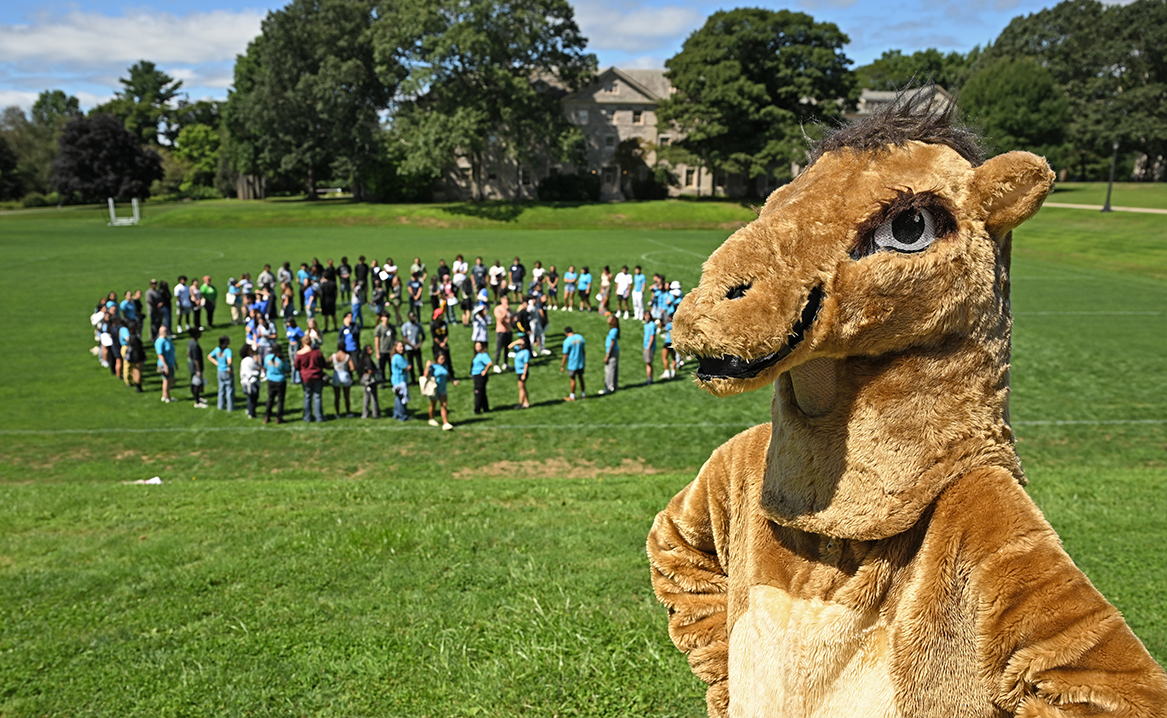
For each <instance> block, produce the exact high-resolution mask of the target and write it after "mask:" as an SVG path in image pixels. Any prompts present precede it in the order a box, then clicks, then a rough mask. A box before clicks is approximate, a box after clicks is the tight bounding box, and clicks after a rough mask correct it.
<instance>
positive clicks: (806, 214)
mask: <svg viewBox="0 0 1167 718" xmlns="http://www.w3.org/2000/svg"><path fill="white" fill-rule="evenodd" d="M1053 181H1054V175H1053V173H1052V172H1051V171H1050V168H1049V166H1048V165H1047V164H1046V162H1045V160H1044V159H1041V158H1039V157H1037V156H1035V155H1032V154H1029V153H1025V152H1010V153H1008V154H1004V155H1000V156H998V157H994V158H993V159H991V160H988V161H987V162H986V161H984V159H983V157H982V156H981V153H980V150H979V145H978V140H977V138H976V136H975V135H973V134H972V133H971V132H970V131H969V130H967V129H964V128H961V127H959V126H956V125H955V124H954V122H953V121H952V119H951V115H950V112H949V111H933V110H928V109H923V108H921V107H920V106H918V105H917V104H916V103H913V102H912V101H910V100H906V99H901V100H898V101H897V102H895V103H892V104H891V105H890V106H889V107H887V108H886V109H884V110H882V111H879V112H877V113H876V114H875V115H874V116H872V117H870V118H869V119H867V120H865V121H863V122H860V123H858V124H855V125H852V126H849V127H846V128H843V129H840V130H838V131H836V132H835V133H834V134H832V135H830V136H828V137H827V138H826V139H825V140H823V141H822V142H821V143H820V144H819V145H818V146H817V148H816V149H815V151H814V152H813V153H812V156H811V161H810V164H809V166H808V167H807V169H806V170H805V171H804V172H803V173H802V174H801V175H799V177H798V178H797V179H796V180H794V181H793V182H791V183H790V184H788V185H786V186H784V187H782V188H781V189H779V190H777V191H776V192H774V193H773V194H772V195H770V197H769V199H768V200H767V201H766V203H765V206H764V207H763V208H762V209H761V211H760V212H759V214H758V218H757V219H756V220H755V221H753V222H752V223H750V224H749V225H748V226H746V227H744V228H742V229H741V230H739V231H738V232H736V233H735V234H734V235H733V236H732V237H730V238H729V239H728V240H726V241H725V243H724V244H723V245H722V246H721V247H720V248H718V249H717V250H716V251H715V252H714V253H713V254H712V255H711V256H710V257H709V259H708V260H707V261H706V262H705V265H704V268H703V271H702V276H701V282H700V285H699V286H698V287H697V288H696V289H695V290H694V291H693V292H692V293H691V294H690V295H689V296H688V297H686V299H685V300H684V302H682V304H681V306H680V308H679V310H678V311H677V314H676V316H675V318H674V330H673V341H674V343H675V345H676V346H677V348H678V349H679V351H680V352H681V353H682V354H692V355H696V356H697V357H698V358H699V369H698V371H697V380H698V382H699V383H700V385H701V386H702V387H704V388H705V389H706V390H708V391H710V392H711V393H713V394H716V395H719V396H724V395H728V394H735V393H738V392H745V391H750V390H752V389H758V388H761V387H764V386H769V385H771V384H773V385H774V386H775V392H774V400H773V405H772V410H771V414H772V422H771V423H770V424H764V425H761V426H756V427H754V428H752V429H749V430H747V431H745V432H743V433H741V434H739V435H737V436H735V437H734V438H732V439H730V440H729V441H728V442H726V443H725V444H724V445H722V446H721V447H719V448H718V449H717V450H716V451H714V453H713V455H712V456H711V457H710V458H709V460H708V461H707V462H706V463H705V465H704V467H702V469H701V471H700V473H699V474H698V476H697V478H696V479H695V480H694V481H693V482H692V483H691V484H689V485H688V486H687V487H686V488H685V489H684V490H683V491H681V492H680V493H679V494H677V496H676V497H674V498H673V499H672V501H671V502H669V504H668V507H667V508H666V509H665V510H664V511H662V512H661V513H660V514H659V515H658V516H657V518H656V521H655V523H654V524H653V527H652V532H651V534H650V535H649V539H648V553H649V559H650V563H651V568H652V581H653V586H654V588H655V590H656V595H657V597H658V598H659V599H660V601H661V602H663V603H664V604H665V605H666V606H667V607H668V610H669V632H670V635H671V637H672V639H673V642H674V643H675V644H676V645H677V647H678V648H680V649H681V650H682V651H684V652H685V653H686V654H688V658H689V663H690V665H691V667H692V670H693V672H694V673H695V674H696V675H697V676H698V677H699V678H701V679H702V680H704V681H705V682H707V683H708V684H709V687H708V691H707V694H706V702H707V706H708V710H709V714H710V715H711V716H725V715H729V716H748V717H751V718H753V717H755V716H791V717H794V716H797V717H799V718H803V717H810V716H822V717H824V718H827V717H830V718H845V717H853V716H854V717H858V716H863V717H865V718H867V717H870V718H885V717H886V718H891V717H893V716H896V717H899V716H903V717H908V716H913V717H917V716H918V717H934V718H952V717H957V716H959V717H961V718H973V717H977V718H980V717H982V716H983V717H986V718H987V717H989V716H1012V715H1016V716H1086V715H1091V716H1094V715H1108V716H1140V717H1142V716H1167V675H1165V674H1164V672H1163V669H1162V668H1160V667H1159V666H1158V665H1157V664H1156V663H1155V661H1154V660H1153V659H1152V658H1151V656H1150V655H1149V654H1148V653H1147V651H1146V649H1145V648H1144V647H1143V645H1142V643H1141V642H1140V641H1139V639H1138V638H1136V637H1135V635H1134V634H1133V633H1132V632H1131V630H1130V628H1129V627H1128V626H1127V625H1126V622H1125V621H1124V620H1123V618H1122V616H1121V615H1120V614H1119V612H1118V610H1116V609H1115V608H1114V607H1113V606H1111V605H1110V604H1109V603H1107V601H1106V600H1105V599H1104V598H1103V597H1102V595H1101V594H1099V592H1098V591H1097V590H1096V589H1095V588H1094V587H1093V586H1092V585H1091V584H1090V582H1089V580H1087V578H1086V577H1085V575H1083V574H1082V572H1081V571H1080V570H1079V569H1078V568H1077V567H1076V566H1075V565H1074V563H1073V561H1071V560H1070V557H1069V556H1068V555H1067V554H1066V553H1065V551H1064V550H1063V549H1062V546H1061V542H1060V541H1059V540H1058V537H1057V534H1055V533H1054V531H1053V529H1052V528H1051V527H1050V525H1049V524H1048V523H1047V522H1046V521H1045V519H1044V517H1043V516H1042V514H1041V512H1040V511H1039V510H1038V509H1037V507H1036V506H1035V505H1034V503H1033V501H1031V500H1030V498H1029V496H1028V495H1027V494H1026V493H1025V491H1024V490H1023V489H1022V486H1023V485H1024V483H1025V477H1024V475H1023V474H1022V471H1021V466H1020V462H1019V460H1018V458H1017V455H1016V453H1015V452H1014V448H1013V434H1012V431H1011V430H1010V426H1009V414H1008V395H1009V355H1010V329H1011V325H1012V320H1011V317H1010V310H1009V255H1010V244H1011V241H1012V234H1011V230H1013V229H1014V228H1015V227H1017V226H1018V225H1019V224H1021V223H1022V222H1024V221H1025V220H1026V219H1028V218H1030V217H1032V216H1033V215H1034V213H1036V212H1037V211H1038V209H1039V208H1040V206H1041V203H1042V202H1043V201H1044V199H1045V197H1046V195H1048V194H1049V192H1050V190H1051V188H1052V186H1053Z"/></svg>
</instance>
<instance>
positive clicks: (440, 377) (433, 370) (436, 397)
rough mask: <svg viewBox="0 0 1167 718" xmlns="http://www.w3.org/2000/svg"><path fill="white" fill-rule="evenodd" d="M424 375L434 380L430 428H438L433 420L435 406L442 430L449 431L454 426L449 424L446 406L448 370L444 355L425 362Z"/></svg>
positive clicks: (440, 354) (436, 355)
mask: <svg viewBox="0 0 1167 718" xmlns="http://www.w3.org/2000/svg"><path fill="white" fill-rule="evenodd" d="M425 373H426V375H427V376H429V377H430V378H432V379H433V380H434V384H435V387H434V393H433V396H431V397H430V421H429V423H430V426H438V420H437V419H435V418H434V407H435V406H436V407H438V410H439V413H440V414H441V417H442V423H441V427H442V430H443V431H449V430H450V429H453V428H454V425H453V424H451V423H450V414H449V408H448V404H447V402H448V389H447V385H448V384H449V381H450V370H449V368H448V367H447V366H446V355H445V354H442V353H438V354H435V355H434V360H433V361H427V362H426V363H425Z"/></svg>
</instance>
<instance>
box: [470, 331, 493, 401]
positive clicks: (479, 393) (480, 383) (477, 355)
mask: <svg viewBox="0 0 1167 718" xmlns="http://www.w3.org/2000/svg"><path fill="white" fill-rule="evenodd" d="M485 346H486V345H485V344H484V343H482V342H474V359H473V361H471V362H470V375H471V376H473V377H474V413H475V414H481V413H482V412H484V411H490V402H489V401H488V400H487V399H486V381H487V379H489V378H490V367H491V365H492V364H493V363H494V362H492V361H490V355H489V354H487V353H486V352H485V351H484V347H485Z"/></svg>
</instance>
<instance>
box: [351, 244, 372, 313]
mask: <svg viewBox="0 0 1167 718" xmlns="http://www.w3.org/2000/svg"><path fill="white" fill-rule="evenodd" d="M353 279H355V280H356V281H355V284H359V285H361V290H360V292H358V296H360V298H361V304H364V303H365V290H367V289H368V288H369V265H367V264H365V256H364V255H363V254H362V255H361V256H360V257H357V266H355V267H353Z"/></svg>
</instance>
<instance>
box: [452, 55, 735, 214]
mask: <svg viewBox="0 0 1167 718" xmlns="http://www.w3.org/2000/svg"><path fill="white" fill-rule="evenodd" d="M671 92H672V85H671V84H670V83H669V81H668V78H666V77H665V71H664V70H624V69H621V68H617V67H610V68H608V69H606V70H603V71H601V72H600V73H599V74H597V75H596V77H595V79H594V80H593V81H592V82H591V83H590V84H588V85H587V86H586V87H584V88H582V89H580V90H578V91H576V92H573V93H570V94H567V95H565V96H564V97H563V98H562V99H561V100H560V102H561V104H562V107H563V111H564V113H565V114H566V115H567V118H568V121H569V122H571V123H572V124H574V125H577V126H578V127H579V128H580V129H581V130H582V131H583V134H584V137H585V139H586V142H587V150H586V156H587V166H586V167H580V168H577V167H573V166H571V165H563V164H560V163H558V162H555V161H552V160H544V161H539V162H534V163H531V164H522V163H519V162H516V161H515V160H513V159H511V158H510V157H508V156H507V153H506V152H504V151H502V150H503V148H501V147H500V148H499V151H497V152H494V153H489V155H490V156H488V157H487V158H486V159H485V161H484V168H483V170H482V178H481V185H482V186H481V190H482V197H483V199H534V198H535V196H536V193H535V190H536V187H537V185H538V182H539V181H541V180H543V179H544V178H546V177H548V176H549V175H552V174H556V173H570V172H576V171H582V172H590V173H592V174H595V175H597V176H598V177H599V178H600V181H601V185H600V188H601V189H600V193H601V199H604V200H620V199H625V198H626V196H627V194H628V187H629V186H630V185H629V183H630V181H631V179H632V178H630V177H626V176H623V171H622V170H621V169H620V168H619V167H618V166H617V164H616V149H617V147H618V146H619V145H620V143H621V142H623V141H625V140H629V139H633V138H635V139H637V140H639V141H640V142H641V146H642V147H643V148H644V150H645V157H644V160H645V162H646V165H647V166H651V165H653V164H655V162H656V148H657V147H658V146H661V145H667V144H668V143H669V142H671V141H672V140H674V139H676V138H677V133H670V132H663V133H658V131H657V123H656V106H657V104H658V103H659V102H660V101H661V100H664V99H665V98H667V97H668V96H669V95H670V94H671ZM497 142H498V140H497V139H494V138H487V145H488V147H489V146H492V145H493V144H494V143H497ZM673 172H674V174H675V175H676V177H677V179H678V181H679V184H680V186H679V187H670V188H669V194H670V195H679V194H698V193H700V194H702V195H708V194H710V193H712V192H713V177H712V176H711V175H710V173H709V172H707V171H704V170H702V169H700V168H690V167H687V166H685V165H677V166H676V167H673ZM639 179H644V177H640V178H639ZM722 184H723V185H724V182H723V183H722ZM477 189H478V187H477V186H476V184H475V181H474V177H473V170H472V166H471V162H470V160H469V159H468V158H466V157H458V158H457V159H456V161H455V164H454V166H452V167H451V168H450V170H449V171H448V173H447V175H446V177H445V178H444V182H443V183H442V189H441V190H440V191H439V192H438V193H435V199H438V200H441V199H470V198H472V197H474V196H475V195H476V190H477ZM720 189H722V190H724V187H721V188H720Z"/></svg>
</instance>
